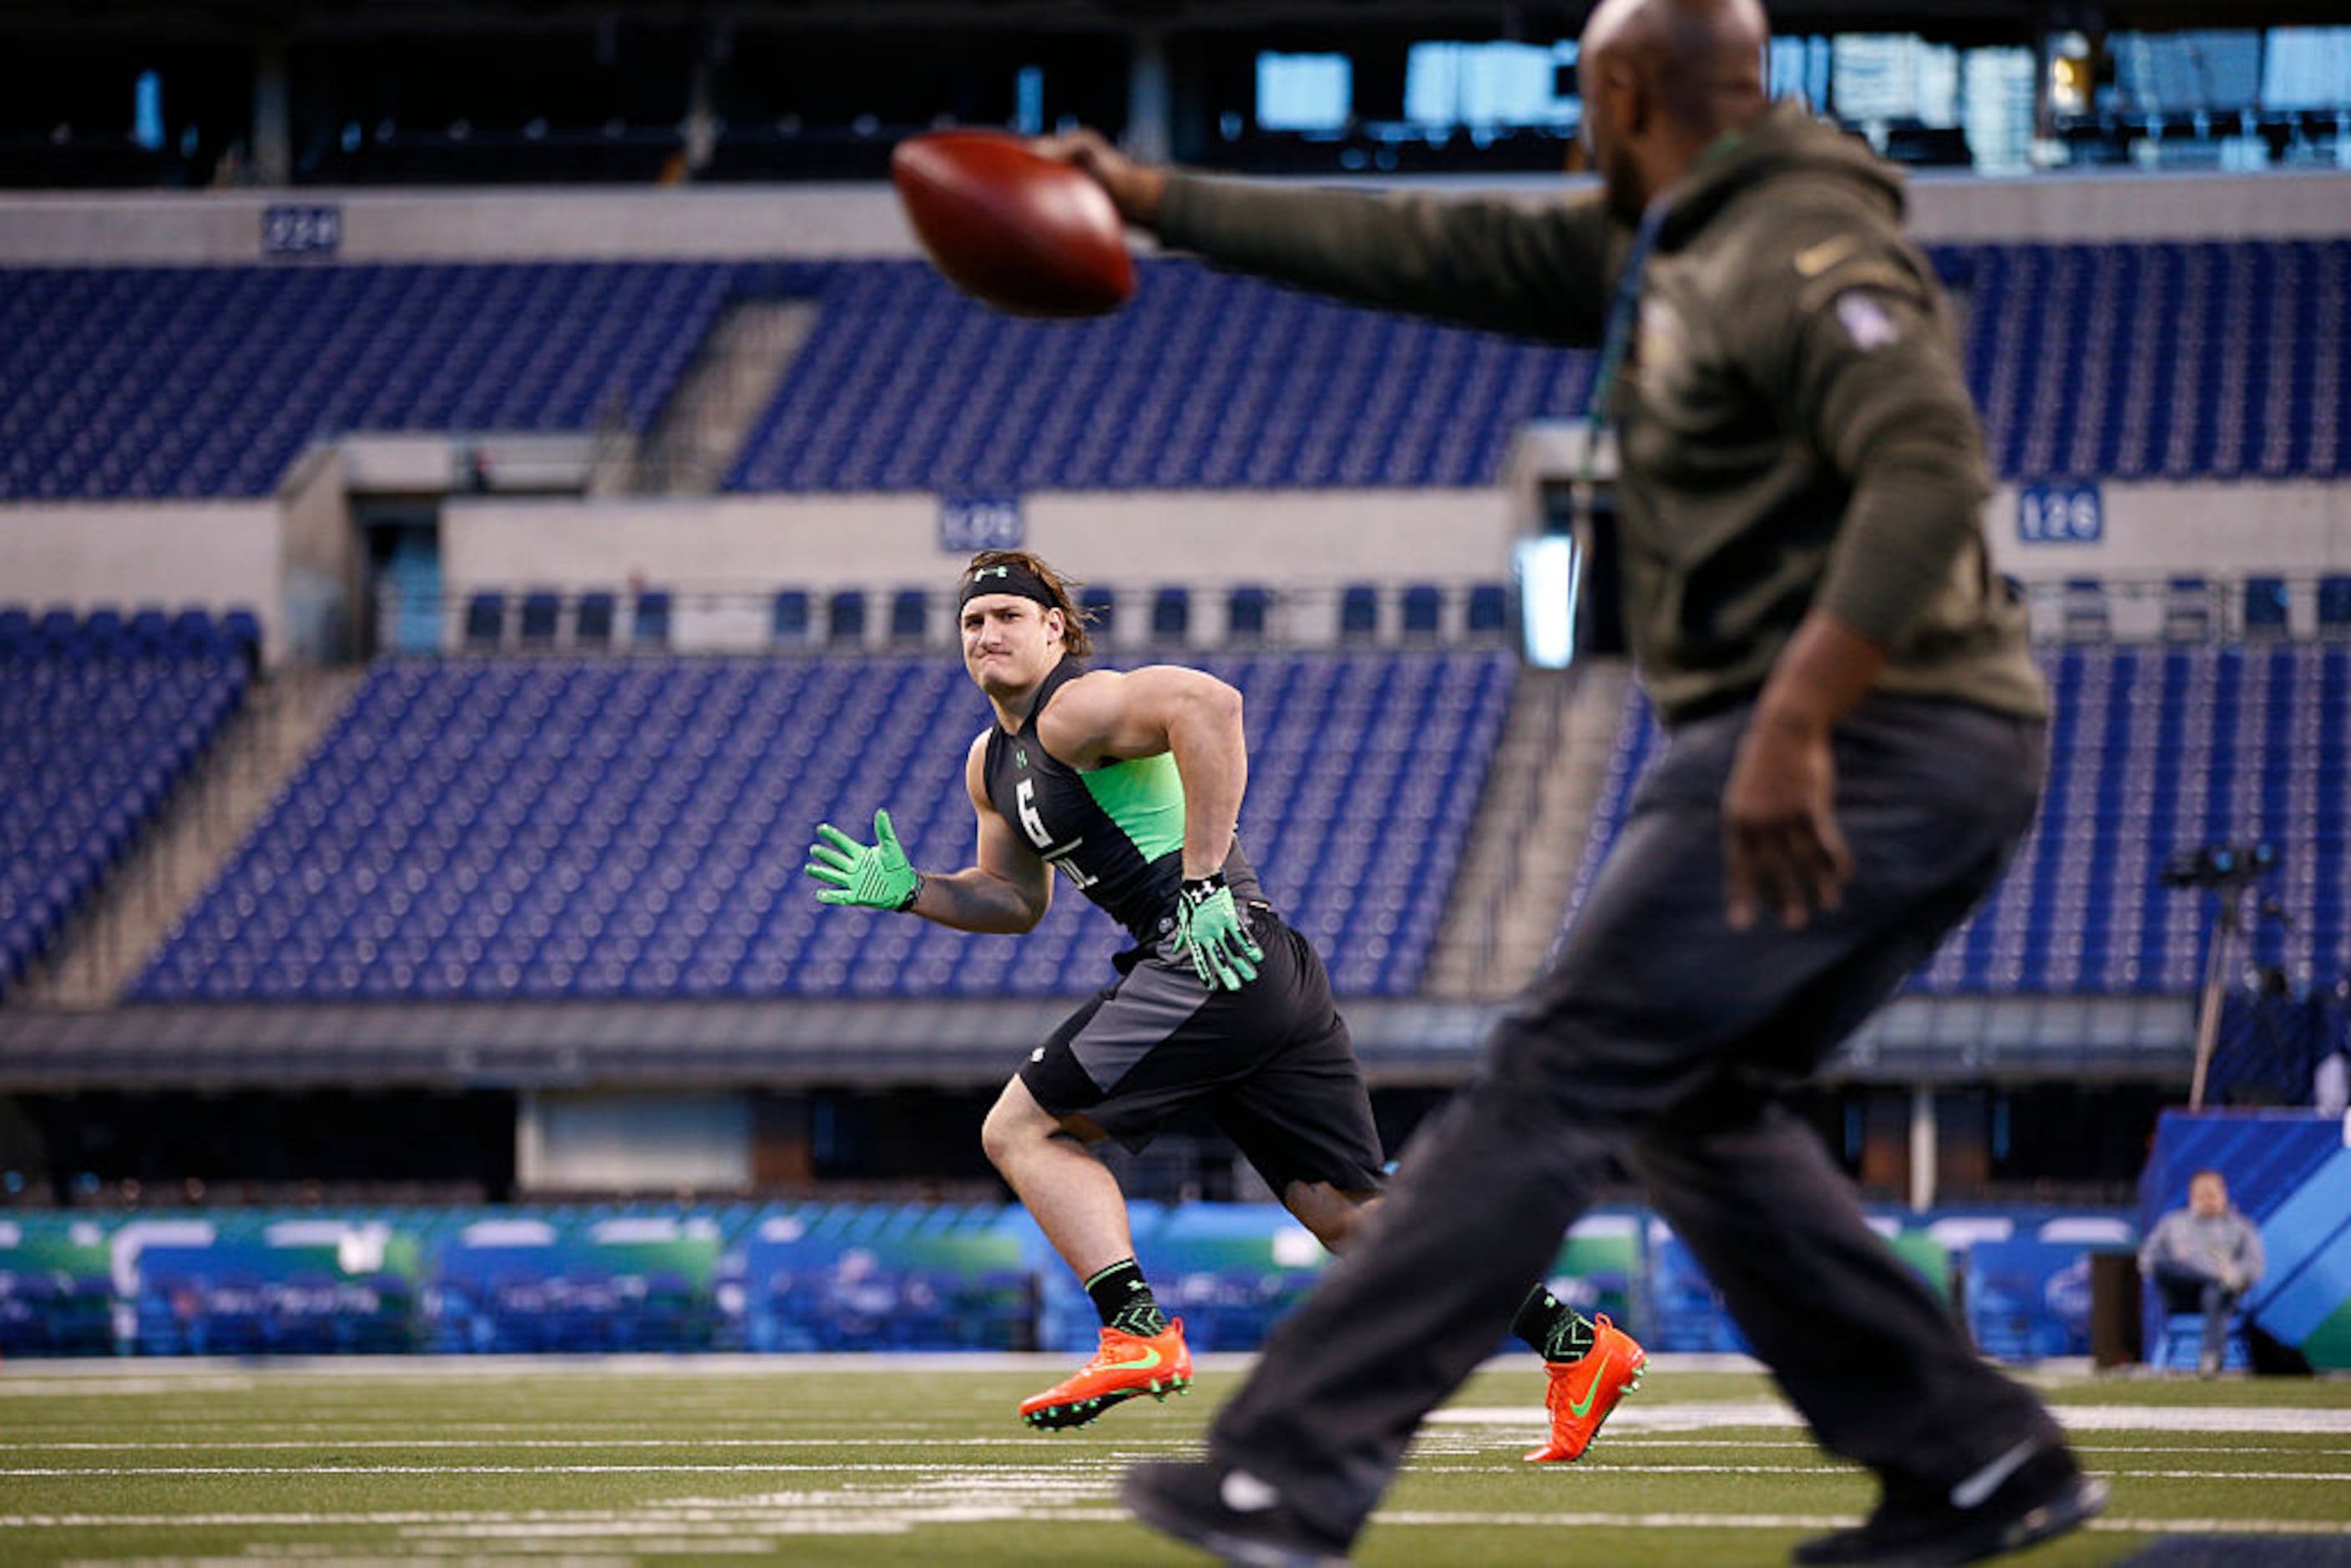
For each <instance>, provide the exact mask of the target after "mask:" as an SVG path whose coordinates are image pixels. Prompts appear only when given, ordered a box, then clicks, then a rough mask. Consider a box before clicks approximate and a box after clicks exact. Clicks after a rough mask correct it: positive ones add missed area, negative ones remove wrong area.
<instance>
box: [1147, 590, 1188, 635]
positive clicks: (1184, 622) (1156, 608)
mask: <svg viewBox="0 0 2351 1568" xmlns="http://www.w3.org/2000/svg"><path fill="white" fill-rule="evenodd" d="M1191 632H1192V591H1191V590H1190V589H1188V588H1175V587H1167V588H1162V589H1159V590H1157V591H1155V592H1154V593H1153V594H1152V596H1151V640H1152V641H1153V642H1155V643H1161V644H1164V645H1165V646H1168V647H1180V646H1182V645H1183V644H1184V643H1186V642H1187V641H1188V640H1189V639H1190V637H1191Z"/></svg>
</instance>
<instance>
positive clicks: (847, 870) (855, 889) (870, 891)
mask: <svg viewBox="0 0 2351 1568" xmlns="http://www.w3.org/2000/svg"><path fill="white" fill-rule="evenodd" d="M816 834H817V837H818V838H819V839H820V840H822V842H820V843H813V844H810V846H809V863H808V864H806V865H804V866H802V867H801V868H800V869H801V870H802V871H805V872H806V873H809V875H810V876H812V877H814V878H816V879H817V881H819V882H821V883H829V884H830V885H829V886H828V887H827V888H826V889H825V891H824V892H822V893H820V894H817V895H816V896H817V899H818V901H819V902H820V903H823V904H856V905H858V906H860V907H862V908H865V909H909V908H912V907H913V906H914V900H915V899H916V898H917V897H919V896H920V895H921V894H922V891H923V879H922V876H921V874H920V873H917V872H916V871H915V870H914V867H913V866H912V865H909V864H908V863H907V862H906V852H905V851H904V849H903V848H901V847H900V846H899V843H898V834H897V832H896V831H895V830H893V828H892V827H891V826H890V813H889V812H887V811H876V812H874V813H873V836H874V837H875V838H876V839H878V840H879V841H880V842H878V843H872V844H861V843H859V842H858V841H856V840H855V839H852V838H851V837H850V836H849V835H848V834H847V833H844V832H842V831H841V830H840V829H839V828H836V827H834V826H833V825H832V824H831V822H820V823H818V824H817V830H816Z"/></svg>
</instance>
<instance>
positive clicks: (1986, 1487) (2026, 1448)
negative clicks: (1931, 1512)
mask: <svg viewBox="0 0 2351 1568" xmlns="http://www.w3.org/2000/svg"><path fill="white" fill-rule="evenodd" d="M2040 1448H2041V1439H2040V1438H2038V1437H2027V1438H2026V1439H2024V1441H2022V1443H2019V1444H2018V1445H2016V1447H2014V1448H2011V1449H2010V1450H2009V1451H2008V1452H2006V1453H2004V1454H2002V1455H2001V1457H2000V1458H1996V1459H1994V1460H1993V1461H1992V1462H1991V1463H1990V1464H1988V1465H1986V1466H1985V1467H1984V1468H1983V1469H1980V1470H1978V1471H1977V1472H1976V1473H1975V1474H1973V1475H1971V1476H1970V1477H1969V1478H1968V1479H1965V1480H1963V1481H1961V1482H1960V1483H1959V1485H1957V1486H1955V1487H1953V1488H1952V1489H1951V1506H1952V1507H1953V1508H1960V1509H1966V1508H1974V1507H1976V1506H1977V1505H1978V1504H1980V1503H1981V1502H1982V1501H1983V1500H1984V1499H1986V1498H1988V1497H1990V1496H1991V1494H1992V1493H1994V1492H1996V1491H1998V1490H2000V1483H2001V1482H2002V1481H2004V1480H2006V1479H2008V1478H2009V1477H2011V1476H2012V1475H2014V1474H2015V1473H2016V1472H2017V1470H2018V1469H2019V1468H2020V1467H2021V1466H2022V1465H2023V1463H2024V1461H2025V1460H2027V1459H2029V1458H2032V1456H2033V1455H2034V1454H2035V1453H2037V1452H2039V1451H2040Z"/></svg>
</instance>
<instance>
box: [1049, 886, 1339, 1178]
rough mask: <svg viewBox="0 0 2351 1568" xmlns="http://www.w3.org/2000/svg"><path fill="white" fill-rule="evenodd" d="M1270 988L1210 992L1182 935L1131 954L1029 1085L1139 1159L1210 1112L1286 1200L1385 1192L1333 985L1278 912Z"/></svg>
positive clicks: (1076, 1016)
mask: <svg viewBox="0 0 2351 1568" xmlns="http://www.w3.org/2000/svg"><path fill="white" fill-rule="evenodd" d="M1250 914H1251V917H1252V918H1251V925H1252V935H1253V936H1255V937H1256V939H1257V941H1258V944H1259V946H1262V947H1263V948H1264V949H1265V958H1264V961H1263V962H1261V963H1259V965H1258V976H1257V978H1256V979H1254V980H1252V981H1250V982H1249V984H1248V985H1246V986H1244V987H1242V988H1240V989H1239V990H1238V991H1222V990H1210V989H1209V988H1208V987H1207V985H1206V984H1205V983H1203V982H1202V980H1201V979H1200V977H1199V976H1198V975H1196V974H1195V973H1194V972H1193V969H1192V965H1191V962H1190V961H1189V960H1188V959H1186V958H1178V959H1175V960H1173V961H1171V960H1169V959H1168V958H1166V957H1165V956H1162V949H1163V948H1164V947H1165V946H1166V944H1167V943H1168V942H1169V941H1172V940H1173V938H1162V940H1161V941H1160V942H1159V943H1157V944H1155V945H1153V946H1150V947H1147V948H1136V949H1134V950H1132V951H1130V952H1126V953H1122V954H1120V955H1119V956H1118V958H1117V960H1116V962H1117V964H1118V967H1119V969H1120V977H1119V979H1118V980H1117V982H1116V983H1115V984H1113V985H1112V986H1110V987H1109V988H1106V989H1104V990H1103V991H1102V992H1101V993H1100V994H1098V995H1096V996H1095V997H1094V998H1092V999H1091V1000H1089V1001H1088V1002H1087V1003H1086V1005H1085V1006H1084V1007H1081V1008H1080V1009H1078V1010H1077V1011H1076V1012H1075V1013H1073V1014H1071V1016H1070V1018H1069V1019H1067V1020H1066V1021H1065V1022H1064V1023H1062V1025H1061V1028H1059V1029H1057V1030H1054V1031H1053V1033H1052V1036H1051V1038H1050V1039H1048V1040H1046V1041H1045V1043H1044V1044H1043V1045H1041V1046H1040V1047H1038V1048H1037V1050H1036V1051H1033V1052H1031V1053H1030V1055H1029V1061H1028V1063H1027V1064H1026V1065H1025V1066H1023V1067H1022V1068H1021V1069H1020V1081H1021V1082H1023V1083H1025V1084H1027V1085H1028V1086H1029V1093H1030V1094H1032V1095H1034V1096H1035V1097H1036V1101H1037V1103H1038V1104H1040V1105H1041V1106H1043V1107H1044V1108H1045V1110H1046V1111H1047V1112H1048V1113H1050V1114H1052V1115H1055V1116H1071V1115H1082V1116H1084V1117H1085V1118H1086V1119H1087V1120H1088V1121H1090V1122H1092V1123H1093V1124H1095V1125H1096V1126H1098V1127H1100V1128H1101V1129H1102V1131H1103V1132H1104V1133H1105V1134H1109V1135H1110V1136H1111V1137H1113V1138H1115V1139H1116V1140H1118V1142H1119V1143H1120V1144H1122V1145H1124V1146H1125V1147H1127V1148H1128V1149H1131V1150H1140V1149H1142V1148H1144V1146H1145V1145H1148V1144H1149V1143H1150V1142H1151V1140H1152V1137H1153V1136H1154V1134H1156V1133H1157V1132H1158V1131H1159V1128H1160V1126H1161V1125H1162V1124H1164V1123H1165V1122H1166V1120H1167V1119H1168V1118H1169V1117H1170V1116H1172V1115H1174V1114H1175V1113H1176V1112H1178V1111H1181V1110H1184V1109H1186V1107H1190V1106H1197V1107H1199V1108H1200V1109H1201V1110H1203V1111H1205V1112H1206V1113H1207V1115H1208V1117H1209V1119H1210V1120H1212V1121H1214V1122H1215V1123H1216V1124H1217V1127H1218V1128H1219V1129H1220V1130H1222V1131H1223V1133H1224V1134H1225V1135H1226V1136H1228V1137H1229V1138H1230V1139H1232V1141H1233V1142H1234V1144H1235V1145H1238V1147H1239V1149H1240V1151H1241V1154H1242V1155H1244V1156H1245V1157H1246V1158H1247V1159H1248V1160H1249V1164H1250V1165H1252V1166H1256V1167H1257V1172H1258V1174H1259V1176H1263V1177H1264V1178H1265V1181H1266V1185H1267V1186H1270V1187H1271V1188H1272V1189H1273V1190H1274V1192H1275V1193H1276V1194H1280V1192H1282V1191H1283V1190H1284V1189H1285V1188H1287V1187H1288V1186H1290V1183H1291V1182H1296V1181H1302V1182H1329V1183H1330V1184H1331V1185H1332V1186H1335V1187H1337V1188H1339V1189H1340V1190H1341V1191H1343V1192H1369V1191H1372V1190H1374V1189H1375V1188H1377V1187H1378V1186H1380V1183H1381V1180H1382V1177H1381V1173H1380V1166H1381V1164H1382V1156H1381V1154H1380V1135H1379V1130H1378V1128H1377V1127H1375V1126H1374V1124H1373V1122H1372V1103H1371V1098H1370V1096H1369V1095H1368V1094H1367V1093H1366V1092H1365V1091H1364V1070H1363V1065H1362V1064H1361V1063H1360V1062H1358V1061H1356V1060H1355V1051H1354V1047H1353V1044H1352V1043H1350V1041H1349V1040H1348V1039H1347V1024H1346V1020H1345V1019H1342V1018H1341V1017H1340V1016H1339V1010H1338V1009H1337V1007H1336V1006H1334V1005H1333V1004H1332V999H1331V977H1330V976H1329V975H1328V974H1327V973H1325V972H1324V970H1323V968H1322V958H1321V957H1320V956H1318V955H1317V954H1316V953H1315V951H1314V948H1313V946H1312V944H1311V943H1309V942H1308V941H1307V940H1306V938H1305V937H1303V936H1300V935H1299V934H1298V933H1297V932H1295V931H1292V930H1291V929H1290V927H1289V926H1287V925H1283V924H1282V923H1281V920H1280V917H1279V916H1278V915H1274V914H1273V913H1272V911H1270V910H1269V909H1266V908H1264V907H1262V906H1255V907H1253V908H1252V909H1251V911H1250Z"/></svg>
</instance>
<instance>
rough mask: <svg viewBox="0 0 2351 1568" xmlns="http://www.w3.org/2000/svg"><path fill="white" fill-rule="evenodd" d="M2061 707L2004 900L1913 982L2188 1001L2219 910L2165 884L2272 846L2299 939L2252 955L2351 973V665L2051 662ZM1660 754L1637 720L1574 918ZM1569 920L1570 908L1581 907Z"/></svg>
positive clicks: (2298, 646)
mask: <svg viewBox="0 0 2351 1568" xmlns="http://www.w3.org/2000/svg"><path fill="white" fill-rule="evenodd" d="M2042 658H2043V664H2044V667H2045V668H2046V669H2047V672H2048V674H2049V676H2050V681H2051V685H2052V687H2053V691H2054V694H2055V697H2056V708H2057V717H2056V720H2055V723H2054V725H2053V729H2052V732H2051V752H2050V771H2049V786H2048V793H2047V796H2046V799H2045V800H2044V801H2043V808H2042V814H2041V821H2040V825H2039V827H2038V829H2037V831H2035V833H2034V835H2033V836H2032V839H2031V840H2029V841H2027V842H2026V844H2025V845H2024V847H2023V848H2022V850H2021V851H2020V852H2019V853H2018V856H2017V859H2016V862H2015V863H2014V864H2013V865H2012V866H2011V868H2010V870H2009V873H2008V875H2007V876H2006V877H2005V878H2003V879H2002V881H2001V885H2000V887H1999V889H1998V891H1997V892H1995V893H1994V894H1993V895H1992V896H1991V899H1990V900H1988V901H1987V902H1986V904H1985V905H1984V907H1983V908H1982V909H1980V911H1979V912H1978V913H1977V915H1976V917H1975V918H1974V919H1973V920H1972V921H1970V923H1969V924H1968V925H1966V926H1964V927H1963V928H1961V929H1960V930H1959V931H1958V932H1957V933H1955V934H1954V935H1953V936H1952V937H1951V938H1950V940H1949V942H1947V943H1946V944H1945V945H1944V946H1943V948H1942V950H1941V951H1940V952H1938V954H1937V955H1936V956H1935V958H1934V959H1933V961H1932V962H1931V963H1930V964H1929V965H1928V967H1926V968H1925V969H1924V970H1923V971H1921V972H1920V974H1919V975H1918V976H1917V977H1915V979H1914V981H1913V985H1914V987H1915V988H1918V989H1921V990H1924V991H1927V992H1929V993H1937V994H1950V993H1969V994H1974V993H1991V994H2001V993H2008V992H2033V993H2050V992H2061V993H2124V992H2170V993H2178V992H2183V991H2189V990H2192V989H2194V988H2196V986H2197V985H2198V984H2199V981H2200V979H2201V977H2202V973H2203V961H2204V942H2205V939H2206V931H2207V926H2208V923H2209V919H2210V912H2209V908H2208V904H2209V899H2208V898H2207V897H2206V896H2205V895H2203V894H2189V893H2185V892H2178V891H2174V890H2171V889H2168V888H2166V887H2164V886H2162V885H2161V883H2160V881H2159V873H2160V872H2161V870H2162V867H2163V863H2164V862H2165V860H2166V858H2167V857H2168V856H2169V855H2170V853H2171V852H2173V851H2174V850H2179V849H2189V850H2193V849H2196V848H2198V847H2199V846H2201V845H2204V844H2208V843H2221V842H2247V841H2256V840H2267V841H2270V842H2271V843H2272V844H2273V845H2275V846H2276V849H2277V852H2278V861H2279V865H2278V869H2277V871H2276V872H2275V873H2273V874H2272V875H2271V876H2270V877H2269V878H2268V879H2267V880H2266V881H2265V882H2264V883H2262V893H2263V894H2267V895H2271V896H2274V897H2275V898H2276V900H2277V902H2278V904H2279V907H2280V909H2281V911H2282V912H2283V914H2284V915H2285V916H2286V918H2287V919H2288V920H2290V921H2291V922H2292V925H2291V926H2281V925H2279V924H2278V923H2276V922H2273V921H2266V920H2265V921H2262V922H2260V923H2259V924H2258V926H2257V929H2256V931H2255V933H2254V939H2253V944H2252V956H2255V957H2257V958H2259V959H2260V960H2261V961H2262V962H2264V963H2274V964H2278V965H2281V966H2283V967H2286V968H2287V969H2288V971H2289V972H2290V973H2293V974H2296V975H2298V976H2299V977H2302V978H2304V979H2307V978H2309V977H2313V976H2316V977H2319V978H2321V979H2325V978H2327V977H2332V976H2334V975H2335V974H2338V973H2341V972H2343V971H2344V970H2345V969H2346V967H2351V923H2346V908H2351V853H2346V835H2351V806H2346V797H2351V784H2346V777H2351V756H2346V736H2351V647H2346V646H2345V645H2344V644H2342V643H2255V644H2248V645H2231V644H2220V643H2212V644H2201V645H2178V644H2172V645H2164V644H2146V645H2131V644H2105V643H2102V644H2095V645H2076V646H2068V647H2063V648H2050V649H2044V650H2043V651H2042ZM1656 743H1657V736H1656V724H1655V722H1654V720H1653V719H1652V717H1651V716H1650V714H1649V712H1648V710H1647V708H1646V705H1644V704H1643V703H1641V702H1640V701H1639V700H1638V699H1637V698H1636V699H1635V700H1634V702H1633V703H1632V704H1631V705H1630V706H1628V708H1627V710H1626V716H1625V722H1624V724H1623V726H1622V727H1621V728H1620V731H1619V733H1618V736H1617V740H1616V745H1615V750H1614V756H1613V757H1612V758H1611V759H1610V762H1609V766H1608V774H1607V784H1606V788H1605V789H1604V794H1603V798H1602V800H1601V803H1600V807H1599V810H1598V814H1597V816H1596V818H1595V821H1594V825H1593V837H1592V840H1591V843H1590V846H1589V849H1588V851H1587V853H1586V855H1585V860H1584V864H1583V870H1582V873H1580V878H1579V882H1578V885H1577V890H1576V894H1575V898H1574V900H1573V904H1581V902H1582V899H1583V892H1584V890H1585V889H1586V888H1587V887H1588V886H1589V884H1590V880H1591V877H1592V875H1593V871H1594V870H1595V869H1596V867H1597V865H1598V863H1599V861H1600V859H1601V857H1602V856H1603V855H1604V853H1605V852H1606V850H1607V848H1608V846H1609V845H1610V844H1611V843H1613V842H1614V838H1615V834H1616V832H1617V831H1618V830H1619V829H1620V828H1621V827H1622V825H1623V821H1624V818H1625V810H1626V808H1627V805H1628V803H1629V798H1630V783H1631V779H1632V778H1633V776H1634V775H1635V773H1636V772H1637V771H1638V769H1639V768H1640V766H1641V764H1642V762H1643V761H1644V760H1645V759H1646V757H1647V755H1648V753H1649V751H1650V749H1651V748H1652V747H1654V746H1655V745H1656ZM1572 907H1573V905H1572Z"/></svg>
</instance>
